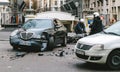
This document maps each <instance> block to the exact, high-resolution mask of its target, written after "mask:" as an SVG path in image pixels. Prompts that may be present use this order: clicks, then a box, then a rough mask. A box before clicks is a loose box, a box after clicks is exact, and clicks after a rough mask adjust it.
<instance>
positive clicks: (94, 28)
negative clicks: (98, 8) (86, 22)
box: [89, 12, 103, 35]
mask: <svg viewBox="0 0 120 72" xmlns="http://www.w3.org/2000/svg"><path fill="white" fill-rule="evenodd" d="M93 15H94V18H93V23H92V24H91V25H90V26H89V27H90V28H91V31H90V34H89V35H92V34H96V33H99V32H101V31H103V24H102V20H101V19H100V17H99V13H98V12H95V13H94V14H93Z"/></svg>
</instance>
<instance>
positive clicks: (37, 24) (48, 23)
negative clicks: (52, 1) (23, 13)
mask: <svg viewBox="0 0 120 72" xmlns="http://www.w3.org/2000/svg"><path fill="white" fill-rule="evenodd" d="M52 27H53V25H52V20H51V19H31V20H28V21H27V22H26V23H24V25H23V26H22V28H23V29H31V28H52Z"/></svg>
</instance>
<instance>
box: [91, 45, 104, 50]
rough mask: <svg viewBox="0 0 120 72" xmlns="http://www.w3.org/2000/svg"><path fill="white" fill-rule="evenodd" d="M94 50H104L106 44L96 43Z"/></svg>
mask: <svg viewBox="0 0 120 72" xmlns="http://www.w3.org/2000/svg"><path fill="white" fill-rule="evenodd" d="M92 50H104V45H103V44H95V45H93V47H92Z"/></svg>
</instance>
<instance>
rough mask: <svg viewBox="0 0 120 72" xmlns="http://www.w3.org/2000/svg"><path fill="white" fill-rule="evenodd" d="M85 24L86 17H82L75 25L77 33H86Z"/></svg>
mask: <svg viewBox="0 0 120 72" xmlns="http://www.w3.org/2000/svg"><path fill="white" fill-rule="evenodd" d="M85 32H86V31H85V25H84V19H81V20H80V21H79V22H78V24H77V25H76V26H75V33H76V34H82V33H85Z"/></svg>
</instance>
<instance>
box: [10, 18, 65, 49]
mask: <svg viewBox="0 0 120 72" xmlns="http://www.w3.org/2000/svg"><path fill="white" fill-rule="evenodd" d="M9 41H10V44H11V46H12V47H13V49H15V50H16V49H19V48H21V49H25V48H32V49H37V50H39V51H45V50H52V49H53V48H54V47H55V46H56V45H58V44H61V45H62V46H66V44H67V29H66V28H65V27H64V25H63V24H62V23H61V22H60V20H58V19H31V20H28V21H27V22H26V23H24V24H23V25H22V26H21V28H19V29H17V30H15V31H13V32H12V33H11V35H10V40H9Z"/></svg>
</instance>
